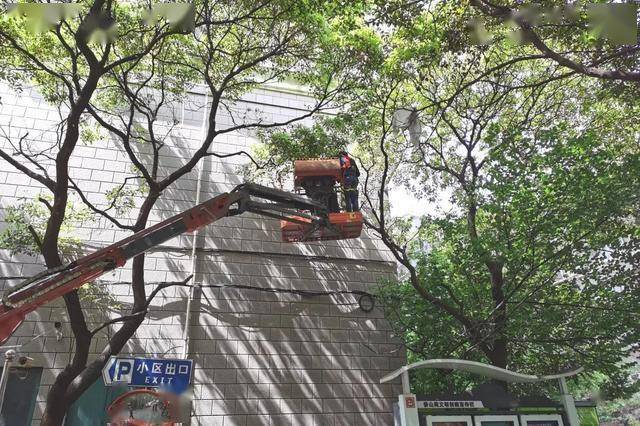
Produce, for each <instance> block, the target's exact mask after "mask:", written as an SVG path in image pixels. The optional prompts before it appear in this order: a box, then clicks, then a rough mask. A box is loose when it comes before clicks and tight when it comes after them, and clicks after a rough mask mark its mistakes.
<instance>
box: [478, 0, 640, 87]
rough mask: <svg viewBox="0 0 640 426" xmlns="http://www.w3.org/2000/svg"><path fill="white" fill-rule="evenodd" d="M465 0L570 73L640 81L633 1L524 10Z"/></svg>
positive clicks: (491, 24) (509, 4) (508, 4)
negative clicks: (510, 27)
mask: <svg viewBox="0 0 640 426" xmlns="http://www.w3.org/2000/svg"><path fill="white" fill-rule="evenodd" d="M469 3H470V5H472V6H474V9H475V10H478V11H479V12H480V13H481V14H482V15H483V16H484V17H485V18H487V19H488V20H490V21H491V22H489V27H493V28H496V24H497V25H502V26H503V27H504V26H505V25H507V26H508V24H510V23H511V24H513V25H514V26H515V27H516V29H517V32H518V33H516V34H514V35H515V37H516V38H517V39H518V40H520V41H521V42H522V43H527V44H531V46H532V47H533V48H534V49H536V50H537V51H538V52H539V53H540V55H541V57H542V58H546V59H550V60H552V61H554V62H556V63H558V64H559V65H561V66H563V67H565V68H568V69H569V70H571V71H572V73H579V74H583V75H586V76H589V77H594V78H598V79H603V80H616V81H628V82H636V83H637V82H638V81H640V72H639V71H638V52H639V51H640V45H639V44H638V34H637V7H635V6H634V5H631V4H617V5H616V4H611V3H603V4H593V3H590V2H589V3H587V2H578V3H576V4H572V5H571V6H565V7H562V8H560V10H559V8H558V7H557V5H554V4H553V3H546V2H543V3H542V4H539V5H538V6H537V7H535V8H522V7H521V6H520V5H518V4H517V3H512V2H499V3H496V2H489V1H485V0H471V1H470V2H469ZM544 7H546V8H547V9H546V10H544V9H543V8H544ZM624 18H628V19H624ZM589 21H590V22H589ZM625 22H626V25H625ZM507 31H508V30H507ZM606 36H609V37H606Z"/></svg>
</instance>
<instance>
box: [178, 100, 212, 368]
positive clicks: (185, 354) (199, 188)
mask: <svg viewBox="0 0 640 426" xmlns="http://www.w3.org/2000/svg"><path fill="white" fill-rule="evenodd" d="M208 106H209V92H207V91H205V92H204V113H203V116H202V128H201V131H202V140H203V141H204V138H205V137H206V129H207V109H208ZM203 171H204V164H202V162H201V163H200V164H199V165H198V183H197V184H196V205H198V204H200V192H202V173H203ZM197 243H198V230H196V231H194V233H193V238H192V239H191V276H192V277H193V278H192V280H193V281H192V286H191V287H190V288H189V298H188V299H187V309H186V315H187V316H186V318H185V321H184V332H183V336H184V343H183V346H182V358H184V359H187V358H188V357H189V334H190V332H191V303H192V301H193V295H194V293H195V291H196V285H197V283H196V272H197V270H196V266H197V262H196V260H197V253H196V245H197Z"/></svg>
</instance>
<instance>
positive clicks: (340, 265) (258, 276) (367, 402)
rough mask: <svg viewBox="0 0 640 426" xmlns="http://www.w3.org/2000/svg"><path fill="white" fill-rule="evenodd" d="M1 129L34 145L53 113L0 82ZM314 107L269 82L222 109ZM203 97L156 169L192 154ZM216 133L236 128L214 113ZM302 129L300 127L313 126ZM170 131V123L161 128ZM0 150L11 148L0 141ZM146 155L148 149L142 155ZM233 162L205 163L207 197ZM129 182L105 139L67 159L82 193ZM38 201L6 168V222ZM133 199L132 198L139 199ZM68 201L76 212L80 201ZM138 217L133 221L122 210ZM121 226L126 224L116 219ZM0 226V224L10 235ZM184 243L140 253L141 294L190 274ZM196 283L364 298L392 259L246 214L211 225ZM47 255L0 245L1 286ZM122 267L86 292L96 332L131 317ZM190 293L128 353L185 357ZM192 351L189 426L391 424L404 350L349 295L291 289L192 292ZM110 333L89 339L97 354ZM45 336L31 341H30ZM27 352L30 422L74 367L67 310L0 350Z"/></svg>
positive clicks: (172, 195)
mask: <svg viewBox="0 0 640 426" xmlns="http://www.w3.org/2000/svg"><path fill="white" fill-rule="evenodd" d="M0 96H1V102H2V105H1V106H0V126H2V129H3V130H4V131H5V132H6V134H7V135H8V136H9V137H10V138H11V140H12V141H13V142H14V143H15V142H16V141H17V138H19V137H20V136H21V135H23V134H24V133H25V132H27V131H28V132H29V136H28V138H26V139H25V143H26V144H27V145H30V146H31V147H32V149H33V150H34V151H35V150H42V149H44V148H47V147H50V146H51V145H52V143H53V141H55V125H56V124H57V123H58V121H59V116H58V113H57V111H56V110H55V109H53V108H51V107H50V106H48V105H47V104H46V103H45V102H44V101H43V100H42V99H41V98H40V97H39V96H38V94H37V93H35V92H34V91H33V90H29V89H26V90H25V91H23V92H22V93H15V92H12V91H11V90H10V89H8V88H7V87H0ZM310 102H311V100H310V99H308V98H306V97H304V96H302V95H300V94H296V93H294V92H291V91H286V90H280V89H279V88H273V87H271V88H264V89H261V90H257V91H255V92H253V93H251V94H249V95H247V96H245V98H244V100H243V101H242V102H238V103H236V104H234V105H233V106H232V108H230V111H231V113H232V114H238V117H240V116H242V114H246V113H248V112H247V111H249V113H250V114H259V115H260V116H262V117H264V118H265V120H284V119H287V118H292V117H295V116H298V115H300V114H302V113H303V111H304V109H305V105H307V104H309V103H310ZM202 104H203V96H202V95H200V94H197V93H193V94H192V96H191V99H190V101H189V102H187V103H185V105H174V106H173V110H172V111H165V114H166V118H167V120H169V119H171V117H175V118H176V119H177V121H178V125H177V126H174V127H172V130H171V132H170V133H169V134H168V137H167V140H166V147H165V148H164V149H163V151H164V152H163V156H162V162H161V167H162V170H166V171H167V172H168V171H171V170H173V169H175V168H176V167H178V166H179V165H180V164H182V162H183V161H184V158H186V157H188V156H189V155H190V153H192V152H193V150H194V149H195V148H196V147H197V146H198V144H199V140H200V137H201V129H200V126H201V122H202V114H203V111H204V109H203V108H202ZM219 121H220V122H221V123H222V125H223V126H225V125H226V126H228V125H231V123H232V122H233V121H232V119H231V117H230V116H229V115H228V113H225V114H221V115H220V116H219ZM308 122H309V121H308V120H307V123H308ZM169 128H170V127H169V125H167V127H166V129H169ZM254 141H255V138H254V137H253V134H251V133H250V132H246V131H245V132H232V133H230V134H227V135H223V136H221V137H220V138H219V139H216V141H215V142H214V146H213V147H212V149H211V151H215V152H219V153H230V152H235V151H237V150H240V149H243V150H249V149H250V146H251V144H252V143H254ZM0 146H1V147H2V148H3V149H4V150H6V151H10V150H11V145H10V143H9V141H8V140H7V139H6V138H0ZM140 149H141V153H142V154H143V157H144V151H143V150H144V149H146V148H145V147H144V146H142V147H140ZM244 161H246V160H245V159H243V158H241V157H230V158H227V159H217V158H215V157H207V158H206V159H205V160H204V162H203V164H202V167H203V177H204V178H203V184H202V189H201V194H200V196H201V199H202V200H205V199H207V198H208V197H212V196H215V195H216V194H218V193H220V192H224V191H228V190H230V189H231V188H233V187H234V186H235V185H237V184H239V183H241V182H242V177H241V174H240V169H239V166H240V165H241V164H242V163H243V162H244ZM129 175H130V167H129V161H128V159H127V156H126V154H125V153H124V151H123V149H122V147H121V146H120V144H119V143H118V141H117V139H115V138H112V137H110V135H107V134H105V135H102V137H101V138H100V140H99V141H97V142H94V143H90V144H89V143H85V144H81V145H79V146H78V147H77V148H76V151H75V152H74V156H73V157H72V161H71V176H72V177H73V179H74V181H75V182H76V183H77V184H78V186H79V187H80V188H82V189H83V191H85V193H86V194H87V197H88V198H89V199H90V200H91V201H92V202H95V203H97V204H99V205H106V203H107V200H106V199H105V193H106V192H107V191H109V190H110V189H112V188H113V187H115V186H117V185H119V184H120V183H121V182H122V181H123V179H124V178H126V177H127V176H129ZM197 175H198V173H197V172H196V171H193V172H191V173H190V174H188V175H186V176H185V177H184V178H182V179H180V180H179V181H178V182H177V183H176V184H174V185H173V186H172V187H170V188H169V189H168V190H166V191H165V193H164V194H163V197H162V199H161V200H160V201H158V203H157V205H156V208H155V209H154V211H153V215H152V219H151V221H150V224H153V223H156V222H157V221H159V220H162V219H165V218H167V217H170V216H171V215H173V214H176V213H178V212H180V211H182V210H184V209H186V208H188V207H191V206H193V205H194V204H195V200H196V188H197ZM41 191H42V192H43V193H44V190H43V188H42V187H40V186H39V184H37V182H35V181H33V180H31V179H29V178H28V177H26V176H25V175H24V174H21V173H19V172H17V171H16V170H14V169H12V167H11V166H10V165H8V164H7V163H4V162H1V161H0V197H1V198H0V208H1V210H0V220H1V219H2V218H3V217H4V209H5V208H6V207H7V206H9V205H15V204H16V203H20V202H22V201H24V200H29V199H33V198H34V197H36V196H37V194H38V193H40V192H41ZM136 202H137V203H138V204H139V202H140V200H139V199H137V200H136ZM74 206H78V207H81V203H79V202H78V200H77V199H75V201H74ZM129 214H132V213H129ZM121 220H123V221H127V220H130V218H128V217H127V215H126V214H123V215H122V217H121ZM6 226H7V225H6V223H4V222H0V229H4V228H6ZM127 235H129V233H128V232H127V231H122V230H119V229H117V228H115V227H114V226H113V225H112V224H111V223H110V222H108V221H106V220H105V219H104V218H97V217H93V218H92V219H91V220H88V221H85V222H83V223H75V224H74V225H73V226H72V227H71V228H70V230H69V232H68V233H67V237H75V238H77V239H79V240H80V241H81V242H82V243H83V247H84V248H85V249H86V250H87V251H92V250H94V249H96V248H100V247H103V246H106V245H108V244H110V243H113V242H115V241H118V240H119V239H121V238H124V237H125V236H127ZM191 244H192V238H191V236H182V237H179V238H176V239H174V240H171V241H169V242H167V243H166V244H164V245H163V246H162V247H160V248H159V249H158V250H155V251H153V252H151V253H150V254H148V256H147V258H146V262H145V267H146V275H145V276H146V280H147V282H149V283H150V284H148V285H147V292H150V291H151V290H152V288H153V284H152V283H153V282H161V281H177V280H182V279H184V278H185V277H186V276H187V275H189V273H190V270H191V257H190V256H191ZM196 247H197V262H196V265H197V266H196V272H197V274H196V282H198V283H201V284H203V285H204V286H207V285H223V284H231V285H233V284H241V285H251V286H258V287H263V288H273V287H278V288H285V289H299V290H367V291H372V290H373V289H374V287H375V286H376V285H377V283H378V282H379V281H380V280H381V279H386V278H390V277H392V276H394V274H395V270H396V268H395V264H394V262H393V261H392V259H391V257H390V255H389V253H388V252H386V251H385V250H383V248H382V246H381V244H380V243H379V242H378V241H375V240H373V239H371V238H369V237H368V236H366V235H363V238H361V239H358V240H353V241H340V242H325V243H312V244H285V243H281V242H280V234H279V223H278V222H277V221H275V220H268V219H265V218H261V217H256V216H252V215H246V214H245V215H242V216H240V217H233V218H225V219H223V220H221V221H219V222H217V223H216V224H214V225H212V226H209V227H208V228H207V229H205V230H204V231H203V232H202V233H201V234H200V236H199V238H198V242H197V245H196ZM42 265H43V260H42V259H41V258H39V257H30V256H26V255H20V254H12V253H10V252H8V251H7V250H1V251H0V277H4V278H2V279H0V286H2V288H3V289H6V288H9V287H11V286H13V285H15V284H17V283H19V279H15V278H14V279H12V278H11V277H27V276H31V275H33V274H34V273H36V272H38V271H40V270H42V269H43V266H42ZM130 278H131V271H130V269H129V268H128V267H124V268H122V269H120V270H116V271H114V272H112V273H110V274H107V275H106V276H105V277H103V280H102V282H101V284H100V285H94V286H92V288H91V289H90V290H89V291H84V292H83V293H82V294H83V306H84V308H85V312H86V314H87V318H88V322H89V324H90V327H91V326H92V327H96V326H97V325H99V324H101V323H102V322H103V321H105V320H107V319H109V318H115V317H117V316H119V315H122V314H123V313H126V312H127V309H128V307H129V306H130V304H131V303H132V301H133V296H132V294H131V287H130V284H128V283H127V281H128V280H130ZM187 294H188V289H186V288H181V287H171V288H168V289H166V290H164V291H162V292H161V293H160V294H159V295H158V296H157V297H156V298H155V299H154V301H153V303H152V306H151V308H150V312H149V314H148V315H147V318H146V319H145V322H144V324H143V325H142V326H141V327H140V329H139V330H138V332H137V333H136V335H135V338H133V339H131V341H130V342H129V343H128V344H127V346H126V348H125V350H124V351H123V353H125V354H131V355H137V356H145V355H146V356H160V357H161V356H165V357H177V356H180V355H181V353H182V351H183V344H184V341H183V339H182V336H183V328H184V323H185V317H186V315H185V310H186V299H187V297H186V296H187ZM192 307H193V309H192V328H191V338H192V341H191V344H190V349H189V357H190V358H192V359H193V360H194V361H195V372H194V383H193V395H194V402H193V423H194V424H203V425H222V424H224V425H245V424H246V425H253V424H271V425H288V424H300V425H314V424H315V425H321V424H322V425H325V424H326V425H354V424H366V425H375V424H380V425H386V424H390V423H391V422H392V420H391V414H390V412H391V404H392V402H393V400H394V399H395V395H397V394H398V393H399V392H400V390H399V387H398V386H397V385H393V386H392V385H381V384H379V383H378V382H379V379H380V378H381V377H382V376H383V375H385V374H387V373H388V372H390V371H391V370H394V369H396V368H399V367H400V366H401V365H403V364H404V361H405V359H404V355H403V354H404V352H403V350H402V348H401V346H400V345H399V342H398V341H397V340H396V339H394V337H393V335H392V333H391V331H390V327H389V325H388V324H387V322H386V321H385V319H384V315H383V312H382V311H381V310H380V309H379V308H378V307H376V308H375V309H374V310H373V311H372V312H370V313H365V312H363V311H361V310H360V309H359V308H358V305H357V298H356V297H355V296H353V295H340V296H321V297H308V296H300V295H296V294H290V293H266V292H260V291H255V290H239V289H230V288H209V287H205V288H203V289H202V290H201V291H196V292H195V299H194V304H193V306H192ZM54 321H62V322H63V329H64V337H63V338H62V340H60V341H57V340H56V338H55V337H54V334H53V322H54ZM116 329H117V326H114V327H108V328H105V329H104V330H103V331H101V332H100V333H99V334H98V335H97V337H96V338H95V339H94V342H93V346H92V353H94V354H97V353H99V352H100V351H101V350H102V349H103V348H104V345H105V344H106V343H107V341H108V337H109V336H110V335H111V334H112V333H113V332H114V331H115V330H116ZM36 335H42V336H41V337H39V338H37V339H35V340H33V341H31V340H32V339H33V336H36ZM29 341H31V342H30V343H28V345H26V346H24V347H23V348H22V349H21V353H24V354H27V355H28V356H31V357H33V358H34V365H37V366H42V367H43V368H44V371H43V375H42V383H41V387H40V389H39V393H38V401H37V404H36V411H35V414H34V420H33V423H34V424H38V420H39V419H40V417H41V416H42V412H43V409H44V403H45V399H46V393H47V391H48V388H49V386H50V385H51V383H52V382H53V380H54V378H55V375H56V374H57V373H58V372H60V371H61V370H62V368H64V366H65V365H66V364H67V363H68V361H69V357H70V354H72V347H73V342H72V339H71V331H70V328H69V324H68V319H67V316H66V312H65V310H64V307H63V304H62V303H61V302H59V301H56V302H53V303H51V304H49V305H46V306H45V307H42V308H40V309H39V310H38V311H37V312H35V313H33V314H30V315H29V317H28V321H27V322H25V323H24V325H23V326H21V327H20V328H19V329H18V331H17V332H16V334H15V335H14V337H12V338H11V339H10V340H9V341H8V342H7V343H6V344H5V345H14V344H25V343H26V342H29Z"/></svg>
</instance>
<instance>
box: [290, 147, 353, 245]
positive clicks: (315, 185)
mask: <svg viewBox="0 0 640 426" xmlns="http://www.w3.org/2000/svg"><path fill="white" fill-rule="evenodd" d="M293 183H294V188H295V191H296V192H298V193H303V192H304V194H305V195H306V196H307V197H309V198H311V199H312V200H314V201H315V202H317V203H319V204H321V205H323V206H325V208H326V211H327V212H328V214H327V219H328V223H325V224H322V225H321V224H319V223H317V222H313V221H312V220H309V219H308V218H304V217H295V216H294V217H289V218H286V219H284V220H282V221H281V222H280V228H281V230H282V241H286V242H296V241H318V240H342V239H346V238H358V237H359V236H360V233H361V232H362V213H360V212H340V208H339V205H338V198H337V193H336V185H340V184H342V169H341V167H340V159H338V158H312V159H306V160H296V161H295V162H294V180H293ZM293 219H295V220H293Z"/></svg>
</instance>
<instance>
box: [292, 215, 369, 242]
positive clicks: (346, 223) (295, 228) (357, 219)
mask: <svg viewBox="0 0 640 426" xmlns="http://www.w3.org/2000/svg"><path fill="white" fill-rule="evenodd" d="M296 220H297V222H290V221H287V220H282V221H281V222H280V229H281V231H282V241H283V242H286V243H295V242H301V241H324V240H344V239H348V238H358V237H359V236H360V233H361V232H362V213H360V212H346V213H329V222H330V226H324V227H314V225H312V224H311V221H310V220H308V219H305V218H302V217H296ZM299 222H304V223H299Z"/></svg>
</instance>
